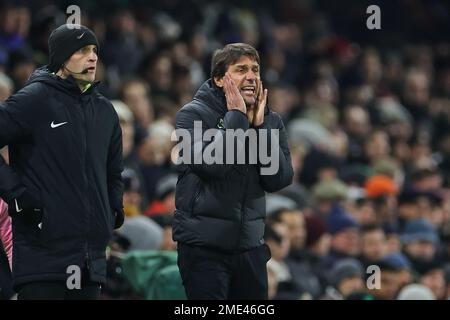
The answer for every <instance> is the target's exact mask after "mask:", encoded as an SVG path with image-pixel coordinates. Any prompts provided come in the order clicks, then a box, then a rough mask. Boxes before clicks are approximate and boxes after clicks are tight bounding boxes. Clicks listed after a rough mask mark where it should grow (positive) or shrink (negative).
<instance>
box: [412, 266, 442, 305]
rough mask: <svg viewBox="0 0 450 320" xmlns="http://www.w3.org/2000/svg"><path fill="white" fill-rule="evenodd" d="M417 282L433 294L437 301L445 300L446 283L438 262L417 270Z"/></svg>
mask: <svg viewBox="0 0 450 320" xmlns="http://www.w3.org/2000/svg"><path fill="white" fill-rule="evenodd" d="M418 271H419V272H420V275H419V277H418V282H419V283H420V284H422V285H424V286H426V287H427V288H429V289H430V290H431V292H433V295H434V296H435V297H436V299H437V300H442V299H446V298H447V297H446V291H447V290H446V289H447V288H446V283H445V273H444V268H443V265H442V263H441V262H440V261H436V260H435V261H433V262H432V263H429V264H427V265H424V266H422V267H420V268H419V269H418Z"/></svg>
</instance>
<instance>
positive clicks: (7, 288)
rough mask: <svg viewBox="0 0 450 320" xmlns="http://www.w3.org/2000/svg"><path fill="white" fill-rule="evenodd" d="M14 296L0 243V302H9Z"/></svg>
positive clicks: (9, 272) (6, 262)
mask: <svg viewBox="0 0 450 320" xmlns="http://www.w3.org/2000/svg"><path fill="white" fill-rule="evenodd" d="M13 295H14V290H13V284H12V277H11V271H10V270H9V262H8V257H7V256H6V253H5V252H4V250H3V245H2V244H1V241H0V300H9V299H11V298H12V296H13Z"/></svg>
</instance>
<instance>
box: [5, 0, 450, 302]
mask: <svg viewBox="0 0 450 320" xmlns="http://www.w3.org/2000/svg"><path fill="white" fill-rule="evenodd" d="M371 4H376V5H378V6H379V7H380V9H381V30H369V29H368V28H367V27H366V20H367V18H368V17H369V14H367V13H366V8H367V7H368V6H369V5H371ZM69 5H78V6H79V7H80V9H81V23H82V24H84V25H86V26H88V27H90V28H91V29H92V30H93V31H94V32H95V33H96V35H97V37H98V39H99V42H100V50H99V52H100V55H99V57H100V62H99V68H98V74H97V78H98V80H100V81H101V86H100V90H101V92H102V93H103V94H104V95H105V96H106V97H108V98H109V99H111V100H113V104H114V106H115V108H116V111H117V112H118V114H119V117H120V120H121V126H122V130H123V142H124V158H125V164H126V170H125V171H124V173H123V177H124V181H125V183H126V193H125V197H124V206H125V210H126V214H127V220H126V223H125V226H124V227H123V228H121V229H120V230H119V231H118V232H117V233H116V234H115V236H114V239H113V241H112V242H111V244H110V247H109V249H108V252H109V265H108V272H109V282H108V285H107V286H106V287H105V288H104V292H103V295H102V297H103V298H104V299H176V298H180V299H182V298H183V297H184V293H183V291H182V287H181V284H180V279H179V276H178V275H177V272H178V270H177V268H176V251H175V248H176V244H175V243H173V241H172V240H171V214H172V212H173V210H174V189H175V184H176V176H175V175H174V170H173V166H172V164H171V162H170V151H171V148H172V143H171V141H170V135H171V132H172V130H173V125H174V116H175V113H176V112H177V110H178V109H179V108H180V107H181V106H182V105H184V104H185V103H186V102H188V101H189V100H190V99H192V97H193V94H194V93H195V91H196V89H197V88H198V87H199V86H200V85H201V84H202V83H203V82H204V81H205V80H206V79H208V78H209V71H210V60H211V55H212V53H213V52H214V50H215V49H217V48H220V47H222V46H223V45H224V44H226V43H230V42H246V43H249V44H251V45H253V46H255V47H256V48H257V49H258V50H259V52H260V56H261V61H262V68H261V69H262V79H263V83H264V85H265V86H266V87H267V88H268V89H269V106H270V107H271V108H272V109H273V110H275V111H277V112H279V113H280V114H281V115H282V117H283V120H284V122H285V125H286V127H287V129H288V132H289V141H290V145H291V153H292V160H293V165H294V168H295V181H294V183H293V184H292V185H291V186H290V187H288V188H286V189H285V190H282V191H281V192H279V193H277V194H274V195H269V196H268V199H267V215H268V227H267V230H266V240H267V243H268V244H269V246H270V248H271V250H272V259H271V260H270V261H269V263H268V270H269V282H270V297H271V298H272V299H405V298H411V297H413V298H416V299H447V298H448V297H450V268H449V263H450V189H449V183H450V181H449V173H450V126H449V122H450V42H449V39H450V37H449V31H450V16H449V15H450V10H449V9H450V2H448V1H446V0H429V1H425V0H399V1H387V0H386V1H365V0H358V1H357V0H355V1H351V0H344V1H324V0H317V1H313V0H280V1H256V0H249V1H212V0H211V1H202V0H165V1H144V0H141V1H139V0H137V1H127V0H116V1H106V0H101V1H95V2H94V1H43V0H36V1H5V0H0V102H2V101H4V100H6V99H7V97H8V96H10V95H11V94H13V93H14V92H16V91H17V90H19V89H20V88H22V87H23V86H24V84H25V83H26V80H27V78H28V76H29V75H30V74H31V72H32V71H33V70H34V69H35V68H37V67H39V66H41V65H44V64H46V63H47V39H48V36H49V33H50V31H51V30H53V29H54V28H55V27H57V26H59V25H61V24H63V23H65V22H66V19H67V17H68V15H67V14H66V8H67V7H68V6H69ZM0 130H1V128H0ZM3 154H4V156H5V157H7V153H6V150H3ZM373 264H375V265H377V266H379V267H380V268H381V271H382V276H381V289H380V290H371V289H370V288H367V285H366V280H367V278H368V277H370V275H371V274H370V273H367V272H366V268H367V266H369V265H373Z"/></svg>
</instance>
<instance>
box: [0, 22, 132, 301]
mask: <svg viewBox="0 0 450 320" xmlns="http://www.w3.org/2000/svg"><path fill="white" fill-rule="evenodd" d="M48 43H49V57H50V60H49V64H48V65H47V66H44V67H42V68H39V69H37V70H36V71H35V72H34V73H33V74H32V75H31V76H30V78H29V80H28V82H27V84H26V86H25V87H24V88H22V89H21V90H19V91H18V92H17V93H16V94H14V95H13V96H11V97H10V98H9V99H7V100H6V101H5V102H4V103H3V104H0V128H1V130H0V149H1V148H2V147H3V146H5V145H9V156H10V157H9V158H10V163H9V165H7V164H6V162H5V161H4V159H3V157H1V156H0V197H1V198H2V199H3V200H4V201H6V202H7V203H8V208H9V214H10V216H11V217H12V222H13V234H14V237H13V238H14V239H13V267H12V273H13V281H14V289H15V290H16V291H17V292H18V298H19V299H96V298H97V297H98V296H99V293H100V289H101V285H102V284H104V283H105V282H106V258H105V250H106V246H107V244H108V242H109V240H110V239H111V235H112V231H113V229H114V228H119V227H120V226H121V225H122V223H123V219H124V217H123V207H122V194H123V183H122V180H121V172H122V169H123V168H122V133H121V130H120V125H119V119H118V116H117V114H116V112H115V111H114V108H113V106H112V104H111V103H110V102H109V101H108V100H107V99H106V98H105V97H103V96H102V95H101V94H100V93H98V92H97V89H96V86H97V83H96V82H94V80H95V72H96V67H97V60H98V56H97V54H98V41H97V38H96V37H95V35H94V33H93V32H92V31H91V30H89V29H88V28H86V27H84V26H81V25H62V26H60V27H59V28H57V29H56V30H54V31H53V32H52V33H51V35H50V37H49V41H48Z"/></svg>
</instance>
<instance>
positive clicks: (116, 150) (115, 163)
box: [107, 114, 124, 228]
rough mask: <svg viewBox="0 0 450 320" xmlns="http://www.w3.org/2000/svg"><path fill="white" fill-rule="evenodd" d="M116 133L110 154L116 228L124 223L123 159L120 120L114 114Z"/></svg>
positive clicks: (112, 203)
mask: <svg viewBox="0 0 450 320" xmlns="http://www.w3.org/2000/svg"><path fill="white" fill-rule="evenodd" d="M114 116H115V117H114V121H115V124H114V131H113V134H112V136H111V141H110V144H109V152H108V164H107V166H108V168H107V170H108V195H109V202H110V206H111V209H112V210H113V211H114V213H115V215H116V221H115V228H119V227H120V226H121V225H122V223H123V219H124V217H123V181H122V171H123V157H122V130H121V129H120V124H119V119H118V117H117V115H116V114H114Z"/></svg>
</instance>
